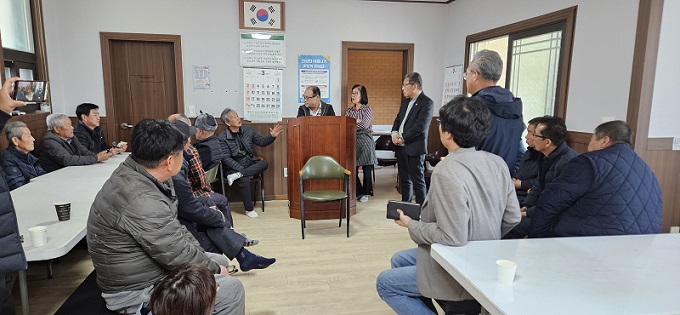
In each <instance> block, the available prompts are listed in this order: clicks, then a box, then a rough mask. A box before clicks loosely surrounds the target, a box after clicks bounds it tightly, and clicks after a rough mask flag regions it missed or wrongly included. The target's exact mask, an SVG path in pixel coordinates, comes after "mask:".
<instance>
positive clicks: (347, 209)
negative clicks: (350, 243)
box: [345, 197, 350, 237]
mask: <svg viewBox="0 0 680 315" xmlns="http://www.w3.org/2000/svg"><path fill="white" fill-rule="evenodd" d="M345 212H346V214H347V237H349V217H350V213H349V197H347V199H345Z"/></svg>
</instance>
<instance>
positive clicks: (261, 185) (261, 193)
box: [260, 176, 264, 213]
mask: <svg viewBox="0 0 680 315" xmlns="http://www.w3.org/2000/svg"><path fill="white" fill-rule="evenodd" d="M260 200H261V201H262V212H263V213H264V176H263V177H260Z"/></svg>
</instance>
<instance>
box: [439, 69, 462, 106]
mask: <svg viewBox="0 0 680 315" xmlns="http://www.w3.org/2000/svg"><path fill="white" fill-rule="evenodd" d="M461 94H463V66H462V65H457V66H450V67H446V69H444V95H442V106H444V105H445V104H446V103H448V102H449V101H450V100H452V99H453V98H454V97H456V96H458V95H461Z"/></svg>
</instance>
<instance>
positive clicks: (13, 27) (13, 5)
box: [0, 0, 37, 80]
mask: <svg viewBox="0 0 680 315" xmlns="http://www.w3.org/2000/svg"><path fill="white" fill-rule="evenodd" d="M0 12H2V13H0V31H2V48H3V52H4V58H3V59H4V65H5V76H6V77H14V76H21V78H23V79H26V80H32V79H33V78H35V77H37V73H36V56H35V48H34V47H35V46H34V40H33V20H32V18H31V6H30V3H29V1H28V0H7V1H2V2H0Z"/></svg>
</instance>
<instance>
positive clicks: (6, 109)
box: [0, 78, 27, 315]
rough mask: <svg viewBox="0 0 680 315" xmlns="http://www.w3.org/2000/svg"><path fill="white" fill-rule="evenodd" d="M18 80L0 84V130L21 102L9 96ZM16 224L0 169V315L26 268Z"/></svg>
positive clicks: (8, 308) (8, 309)
mask: <svg viewBox="0 0 680 315" xmlns="http://www.w3.org/2000/svg"><path fill="white" fill-rule="evenodd" d="M17 80H20V79H19V78H11V79H8V80H6V81H5V82H4V83H3V84H2V90H0V131H1V130H2V129H4V128H5V124H6V123H7V121H8V120H9V119H10V117H11V116H10V114H11V113H12V111H13V110H14V109H15V108H17V107H20V106H24V105H26V104H25V103H24V102H20V101H14V100H12V98H11V97H10V92H11V90H12V83H13V82H15V81H17ZM19 235H20V234H19V225H18V224H17V216H16V213H15V212H14V203H13V202H12V196H11V195H10V194H9V187H8V186H7V181H6V180H5V172H4V171H2V170H0V314H8V315H10V314H14V301H13V300H12V287H11V284H12V283H13V282H14V281H12V273H14V272H15V271H17V270H25V269H26V268H27V263H26V255H25V254H24V248H23V247H22V246H21V238H20V236H19Z"/></svg>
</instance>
